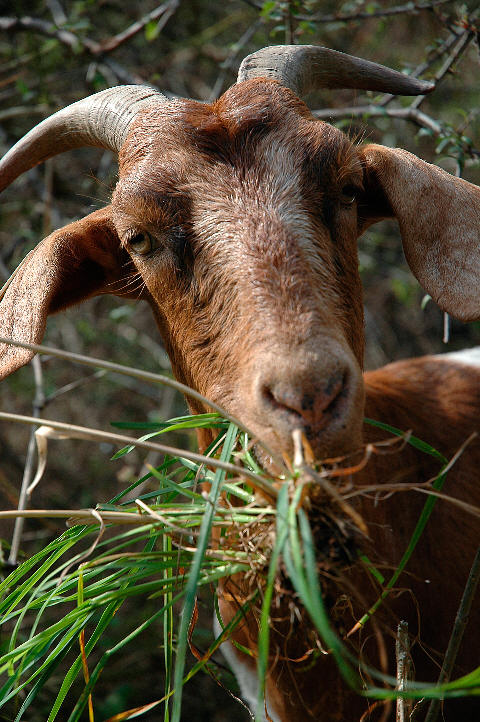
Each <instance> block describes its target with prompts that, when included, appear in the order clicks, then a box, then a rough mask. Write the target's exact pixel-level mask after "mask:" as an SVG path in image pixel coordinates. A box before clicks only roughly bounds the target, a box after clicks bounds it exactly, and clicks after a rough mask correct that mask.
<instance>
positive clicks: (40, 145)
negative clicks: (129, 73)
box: [0, 85, 168, 191]
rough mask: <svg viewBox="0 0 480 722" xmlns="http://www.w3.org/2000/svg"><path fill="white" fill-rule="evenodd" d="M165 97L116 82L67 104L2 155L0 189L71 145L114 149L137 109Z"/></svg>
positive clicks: (124, 136)
mask: <svg viewBox="0 0 480 722" xmlns="http://www.w3.org/2000/svg"><path fill="white" fill-rule="evenodd" d="M167 100H168V99H167V98H166V97H165V96H164V95H162V93H160V92H159V91H158V90H155V89H154V88H150V87H148V86H144V85H120V86H117V87H114V88H107V90H102V91H101V92H100V93H95V95H90V96H89V97H88V98H85V99H84V100H79V101H78V102H77V103H72V105H68V106H67V107H66V108H63V109H62V110H59V111H58V112H57V113H54V114H53V115H51V116H50V117H49V118H46V119H45V120H43V121H42V122H41V123H39V124H38V125H36V126H35V128H32V130H31V131H30V132H29V133H27V135H25V136H24V137H23V138H21V139H20V140H19V141H18V143H16V144H15V145H14V146H13V148H11V149H10V150H9V151H8V153H7V154H6V155H5V156H4V157H3V158H2V160H1V161H0V191H2V190H3V189H4V188H6V187H7V186H8V185H10V183H12V181H14V180H15V178H17V177H18V176H19V175H21V174H22V173H24V172H25V171H27V170H29V169H30V168H33V167H34V166H35V165H38V163H42V162H43V161H45V160H47V159H48V158H51V157H52V156H54V155H57V154H59V153H63V152H64V151H66V150H72V148H81V147H83V146H87V145H89V146H95V147H97V148H107V149H108V150H113V151H115V152H118V151H119V150H120V148H121V147H122V145H123V143H124V141H125V139H126V137H127V135H128V131H129V129H130V126H131V123H132V121H133V120H134V119H135V117H136V116H137V114H138V112H139V111H140V110H143V108H145V107H148V106H151V105H152V103H153V104H155V103H158V102H161V103H165V102H167Z"/></svg>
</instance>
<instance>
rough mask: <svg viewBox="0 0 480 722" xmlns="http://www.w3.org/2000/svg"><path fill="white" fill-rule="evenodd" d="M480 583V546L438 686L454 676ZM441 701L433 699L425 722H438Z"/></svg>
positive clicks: (454, 626) (466, 586)
mask: <svg viewBox="0 0 480 722" xmlns="http://www.w3.org/2000/svg"><path fill="white" fill-rule="evenodd" d="M479 581H480V546H479V547H478V549H477V553H476V554H475V558H474V560H473V564H472V568H471V569H470V574H469V575H468V579H467V583H466V585H465V589H464V592H463V595H462V599H461V602H460V606H459V607H458V611H457V616H456V617H455V623H454V625H453V630H452V634H451V635H450V640H449V642H448V647H447V651H446V653H445V658H444V660H443V665H442V669H441V671H440V675H439V677H438V684H439V685H440V684H443V683H444V682H448V681H449V679H450V676H451V674H452V670H453V667H454V664H455V660H456V658H457V655H458V650H459V649H460V644H461V642H462V639H463V635H464V633H465V628H466V626H467V622H468V617H469V614H470V610H471V608H472V604H473V600H474V598H475V592H476V590H477V586H478V582H479ZM441 703H442V700H441V699H432V701H431V703H430V707H429V708H428V712H427V716H426V717H425V722H436V720H437V719H438V714H439V712H440V705H441Z"/></svg>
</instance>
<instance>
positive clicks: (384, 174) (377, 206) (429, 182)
mask: <svg viewBox="0 0 480 722" xmlns="http://www.w3.org/2000/svg"><path fill="white" fill-rule="evenodd" d="M361 155H362V156H363V162H364V168H365V180H364V182H365V193H364V195H362V197H361V199H360V202H359V218H360V226H361V230H363V229H364V228H366V227H367V226H368V225H370V224H371V223H374V222H375V221H377V220H380V219H381V218H388V217H396V219H397V221H398V223H399V226H400V232H401V234H402V240H403V249H404V251H405V256H406V259H407V261H408V264H409V266H410V268H411V270H412V272H413V273H414V274H415V276H416V277H417V279H418V281H419V282H420V284H421V285H422V287H423V288H424V289H425V290H426V291H427V293H429V294H430V296H431V297H432V298H433V300H434V301H435V302H436V303H437V304H438V305H439V306H440V308H441V309H442V310H444V311H447V312H448V313H451V314H452V316H455V317H456V318H458V319H460V320H462V321H473V320H475V319H478V318H480V188H478V187H477V186H475V185H472V184H471V183H467V181H464V180H462V179H461V178H456V177H455V176H452V175H450V174H449V173H447V172H446V171H444V170H442V169H441V168H438V167H437V166H434V165H430V164H429V163H425V161H422V160H420V159H419V158H417V157H416V156H415V155H412V154H411V153H408V152H407V151H405V150H400V149H391V148H385V147H384V146H381V145H371V146H366V147H365V148H364V149H363V150H362V151H361Z"/></svg>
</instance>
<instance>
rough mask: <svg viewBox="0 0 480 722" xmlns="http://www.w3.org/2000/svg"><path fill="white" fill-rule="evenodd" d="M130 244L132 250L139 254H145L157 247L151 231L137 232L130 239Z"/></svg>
mask: <svg viewBox="0 0 480 722" xmlns="http://www.w3.org/2000/svg"><path fill="white" fill-rule="evenodd" d="M128 245H129V247H130V250H132V251H133V253H137V254H138V255H139V256H145V255H146V254H147V253H150V252H151V251H153V250H154V248H155V242H154V239H153V238H152V236H151V235H150V234H149V233H136V234H135V235H134V236H132V237H131V238H130V239H129V241H128Z"/></svg>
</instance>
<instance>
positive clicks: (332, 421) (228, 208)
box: [0, 46, 480, 722]
mask: <svg viewBox="0 0 480 722" xmlns="http://www.w3.org/2000/svg"><path fill="white" fill-rule="evenodd" d="M320 87H329V88H336V87H348V88H363V89H370V90H376V91H384V92H391V93H396V94H419V93H426V92H429V91H430V90H432V88H433V86H432V85H431V84H429V83H426V82H423V81H419V80H415V79H412V78H409V77H407V76H404V75H402V74H400V73H397V72H395V71H393V70H390V69H387V68H385V67H383V66H380V65H377V64H375V63H370V62H367V61H364V60H361V59H359V58H354V57H352V56H347V55H344V54H342V53H337V52H335V51H331V50H328V49H325V48H320V47H314V46H292V47H288V46H287V47H272V48H265V49H263V50H261V51H259V52H257V53H254V54H253V55H251V56H249V57H248V58H246V59H245V60H244V61H243V63H242V66H241V68H240V72H239V78H238V82H237V84H236V85H234V86H232V87H231V88H230V89H229V90H227V92H225V93H224V95H222V97H221V98H220V99H219V100H217V101H216V102H214V103H212V104H202V103H199V102H195V101H193V100H188V99H185V100H183V99H180V100H179V99H176V100H168V99H167V98H165V97H164V96H163V95H162V94H161V93H159V92H157V91H155V90H153V89H152V88H149V87H140V86H124V87H119V88H111V89H108V90H105V91H102V92H100V93H97V94H96V95H93V96H91V97H89V98H87V99H85V100H81V101H79V102H77V103H74V104H73V105H71V106H69V107H67V108H65V109H63V110H60V111H59V112H57V113H56V114H54V115H53V116H51V117H50V118H48V119H46V120H44V121H43V122H41V123H40V124H39V125H38V126H37V127H35V128H34V129H33V130H32V131H30V133H28V134H27V135H26V136H25V137H24V138H23V139H21V140H20V141H19V142H18V143H17V144H16V145H15V146H14V147H13V148H12V149H11V150H10V151H9V152H8V153H7V155H6V156H5V157H4V159H3V161H2V162H1V163H0V190H2V189H3V188H5V187H6V186H7V185H9V184H10V183H11V182H12V181H13V180H14V179H15V178H16V177H17V176H19V175H20V174H21V173H23V172H24V171H26V170H28V169H29V168H31V167H33V166H35V165H36V164H38V163H40V162H42V161H44V160H46V159H47V158H49V157H51V156H53V155H55V154H57V153H61V152H64V151H66V150H69V149H71V148H76V147H81V146H87V145H91V146H98V147H101V148H109V149H111V150H113V151H115V152H117V153H118V157H119V180H118V183H117V185H116V188H115V190H114V192H113V195H112V199H111V203H110V204H109V205H108V206H107V207H106V208H103V209H101V210H97V211H95V212H93V213H91V214H90V215H88V216H87V217H85V218H83V219H81V220H78V221H76V222H74V223H70V224H69V225H67V226H66V227H64V228H62V229H60V230H58V231H56V232H54V233H52V234H51V235H50V236H48V237H47V238H45V239H44V240H43V241H41V243H39V245H38V246H37V247H36V248H35V249H34V250H33V251H32V252H31V253H30V254H29V256H27V258H26V259H24V261H23V262H22V264H21V265H20V266H19V268H18V269H17V271H16V272H15V274H14V275H13V276H12V278H11V280H10V282H9V284H8V285H7V287H6V288H5V289H4V291H3V299H2V301H1V304H0V319H1V320H0V330H1V335H2V336H4V337H11V338H12V339H14V340H19V341H26V342H33V343H38V342H40V341H41V339H42V336H43V333H44V330H45V325H46V319H47V315H48V314H50V313H55V312H57V311H61V310H63V309H66V308H67V307H68V306H70V305H72V304H75V303H77V302H80V301H82V300H84V299H86V298H88V297H91V296H95V295H98V294H104V293H113V294H116V295H119V296H123V297H134V298H141V299H143V300H146V301H147V302H148V303H149V304H150V306H151V308H152V310H153V313H154V316H155V320H156V322H157V325H158V327H159V330H160V333H161V335H162V337H163V340H164V343H165V346H166V348H167V351H168V353H169V356H170V358H171V362H172V367H173V370H174V373H175V375H176V377H177V378H178V379H179V380H180V381H182V382H183V383H186V384H188V385H189V386H192V387H194V388H196V389H197V390H198V391H200V392H201V393H202V394H204V395H205V396H206V397H208V398H211V399H212V400H213V401H216V402H217V403H219V404H221V405H222V406H223V407H224V408H226V409H227V410H228V411H229V412H231V413H232V414H234V415H235V416H237V417H239V418H241V419H242V421H243V422H244V423H245V424H247V425H248V426H249V427H250V428H251V429H252V430H253V431H254V432H255V434H257V435H258V437H259V438H261V439H263V440H265V441H266V442H267V443H268V446H269V447H270V448H271V449H273V450H274V451H275V452H277V453H281V452H287V453H291V451H292V430H293V429H296V428H300V429H302V430H303V432H304V434H305V436H306V437H307V439H308V441H309V443H310V446H311V448H312V449H313V452H314V454H315V457H316V458H317V459H319V460H320V459H323V458H325V457H332V456H347V457H348V456H349V455H352V454H354V453H355V452H357V451H358V449H359V448H361V447H362V444H363V443H365V442H374V441H376V440H378V439H379V438H380V437H381V435H382V433H381V432H379V431H378V429H375V428H373V427H368V428H366V429H363V419H364V414H366V416H368V417H371V418H373V419H378V420H380V421H384V422H387V423H389V424H392V425H394V426H396V427H398V428H400V429H411V430H412V431H413V433H414V434H416V435H418V436H420V437H422V436H428V439H427V440H428V441H429V442H430V443H431V444H432V445H433V446H434V447H435V448H437V449H439V451H441V452H442V453H443V454H445V455H446V456H452V455H453V454H454V453H455V452H456V451H457V450H458V448H459V447H460V446H461V445H462V444H463V442H464V441H465V439H466V438H467V437H468V436H469V434H471V432H472V431H474V430H478V428H479V414H478V412H479V409H480V384H479V381H480V371H479V369H478V364H475V363H473V362H472V361H471V359H470V360H469V357H468V356H467V357H460V358H459V357H426V358H423V359H414V360H411V361H404V362H399V363H395V364H392V365H389V366H386V367H385V368H382V369H380V370H378V371H374V372H370V373H366V374H365V375H362V371H361V369H362V363H363V345H364V334H363V310H362V289H361V283H360V278H359V274H358V260H357V250H356V241H357V238H358V236H359V235H361V233H362V232H363V231H364V230H365V229H366V228H367V227H368V226H369V225H370V224H372V223H374V222H376V221H378V220H380V219H383V218H390V217H394V218H396V219H397V221H398V223H399V225H400V230H401V234H402V239H403V246H404V250H405V255H406V258H407V261H408V263H409V265H410V268H411V270H412V271H413V273H414V274H415V276H416V277H417V279H418V280H419V281H420V283H421V285H422V286H423V288H424V289H425V290H426V291H427V292H428V293H429V294H430V295H431V296H432V298H433V299H434V300H435V301H436V302H437V304H438V305H439V306H440V308H442V309H443V310H445V311H447V312H448V313H451V314H452V315H454V316H456V317H457V318H460V319H462V320H465V321H467V320H473V319H477V318H479V317H480V295H479V294H478V281H479V277H480V254H479V244H478V239H479V231H478V227H479V224H478V217H479V212H480V189H479V188H477V187H476V186H474V185H472V184H470V183H468V182H466V181H464V180H461V179H459V178H455V177H453V176H451V175H449V174H448V173H446V172H445V171H443V170H441V169H439V168H437V167H435V166H432V165H429V164H428V163H425V162H424V161H422V160H420V159H419V158H417V157H416V156H414V155H412V154H410V153H408V152H406V151H404V150H399V149H391V148H387V147H384V146H380V145H375V144H372V145H366V146H364V147H355V146H354V145H353V144H352V143H351V142H350V140H349V139H348V138H347V137H346V136H345V135H344V134H343V133H342V132H341V131H339V130H338V129H336V128H334V127H332V126H330V125H328V124H327V123H324V122H321V121H316V120H315V119H314V118H313V117H312V115H311V113H310V111H309V110H308V108H307V106H306V105H305V104H304V103H303V101H302V100H301V99H300V98H301V97H302V96H304V95H305V94H306V93H307V92H309V91H310V90H312V89H315V88H320ZM31 356H32V352H30V351H28V350H26V349H21V348H18V347H14V346H9V345H3V346H1V347H0V370H1V373H2V375H3V376H6V375H8V374H10V373H12V372H13V371H14V370H15V369H17V368H18V367H20V366H21V365H23V364H25V363H26V362H27V361H28V360H29V359H30V358H31ZM233 380H234V382H233ZM189 404H190V408H191V410H192V412H194V413H198V412H202V411H205V410H206V409H205V408H203V407H202V406H201V404H200V403H199V402H197V401H192V400H190V401H189ZM202 434H203V435H202V436H201V437H200V443H201V445H202V446H203V447H205V445H206V444H207V443H208V442H209V440H210V439H209V438H208V435H207V432H202ZM257 455H258V457H259V459H260V461H261V463H262V464H263V465H264V466H265V467H266V468H269V467H271V465H272V463H273V462H272V460H271V459H269V458H268V456H267V455H266V454H265V453H264V452H263V451H262V449H261V448H258V450H257ZM479 462H480V444H479V443H478V441H473V442H472V443H471V444H470V445H469V446H468V448H466V449H465V451H464V453H463V454H462V456H461V457H460V459H459V460H458V462H457V464H456V465H455V466H454V468H453V469H452V472H451V478H450V477H449V480H448V489H449V490H450V489H451V490H452V491H454V494H455V496H456V497H457V498H458V499H460V500H464V501H468V502H469V503H470V504H473V503H475V499H476V503H477V505H478V502H479V492H480V485H479V484H478V480H477V475H478V471H475V470H478V468H480V466H479ZM438 471H439V464H438V462H437V460H436V459H434V458H432V457H428V456H425V455H422V454H420V453H419V452H418V451H417V450H416V449H414V448H412V447H411V446H406V447H405V448H404V449H403V450H402V451H401V452H399V453H398V454H396V455H375V456H374V457H373V458H372V459H371V460H370V462H369V463H368V464H367V466H366V467H365V468H364V469H363V471H360V472H359V473H358V474H357V475H356V477H355V488H357V489H359V490H360V491H361V489H362V487H366V489H368V488H370V487H372V486H375V485H380V486H382V485H384V484H386V483H387V482H389V481H390V480H394V481H401V482H405V483H406V482H411V481H412V480H413V481H414V482H415V483H416V484H417V485H418V484H420V483H422V482H424V481H426V480H428V479H430V478H431V477H433V476H435V475H436V474H437V473H438ZM422 504H423V497H421V495H420V494H416V495H415V493H414V492H409V493H397V494H392V495H390V496H387V498H386V499H383V500H381V501H379V500H377V501H375V500H373V499H371V498H369V497H368V494H367V493H365V494H364V495H360V496H359V497H358V507H357V508H358V510H359V513H360V514H361V515H362V517H363V519H364V520H365V523H366V524H367V526H368V534H369V538H368V541H364V542H362V543H363V545H364V547H365V548H367V549H368V555H369V557H370V558H371V559H372V560H373V562H374V563H378V564H382V563H383V564H385V565H389V566H395V565H396V564H397V563H398V561H399V559H400V556H401V554H402V551H403V549H404V547H405V545H406V543H407V542H408V539H409V538H410V535H411V533H412V531H413V528H414V525H415V521H416V519H418V516H419V513H420V511H421V507H422ZM477 544H478V522H477V520H476V517H474V516H473V515H469V514H467V513H466V512H465V510H464V509H459V508H458V507H451V506H449V505H447V504H437V507H436V508H435V511H434V514H433V517H432V520H431V522H430V523H429V524H428V526H427V528H426V530H425V532H424V534H423V535H422V538H421V541H420V543H419V545H418V547H417V550H416V553H415V555H414V558H413V559H412V560H411V563H410V565H409V568H408V572H409V573H408V576H407V577H406V580H405V582H404V585H405V586H406V587H407V589H408V593H407V592H405V593H403V594H400V592H397V593H396V594H394V595H393V596H392V598H391V599H389V602H388V608H387V605H384V610H383V611H381V612H379V615H378V620H379V622H378V623H379V624H382V625H385V628H386V629H390V630H391V629H392V628H394V627H392V623H393V622H392V620H397V619H406V620H408V621H409V624H410V630H411V634H412V637H413V639H414V640H415V644H414V649H413V654H414V658H415V665H416V677H417V679H421V680H432V681H435V680H436V678H437V677H438V662H439V660H440V659H441V655H442V654H443V653H444V650H445V647H446V644H447V641H448V637H449V634H450V630H451V626H452V623H453V620H454V617H455V611H456V609H457V606H458V603H459V599H460V597H461V594H462V590H463V587H464V584H465V580H466V578H467V576H468V572H469V569H470V565H471V563H472V558H473V553H474V551H475V548H476V545H477ZM334 566H335V564H333V567H334ZM343 566H344V568H342V574H341V575H340V576H339V577H338V579H337V580H336V579H335V578H333V580H332V585H333V587H335V585H337V586H338V585H339V586H340V592H341V593H343V598H344V599H347V598H348V603H346V604H345V608H344V609H343V610H342V609H340V608H338V607H335V606H334V608H333V609H332V618H333V619H335V624H336V626H337V628H338V629H339V630H348V628H349V625H350V626H351V624H352V623H353V620H354V619H356V618H358V617H357V615H358V612H359V610H360V611H364V610H365V609H366V608H368V605H369V604H370V603H371V601H372V600H373V599H375V597H376V594H377V590H376V589H375V588H374V585H373V584H372V583H371V580H370V578H369V577H368V575H366V574H365V569H364V567H362V568H361V565H360V563H359V562H358V563H357V562H355V563H353V564H349V565H348V564H347V565H343ZM333 572H334V568H333V571H332V575H333ZM427 580H428V583H427ZM353 589H355V590H356V591H357V593H358V598H359V599H360V602H361V603H360V604H359V602H358V599H357V598H355V594H353V593H352V590H353ZM248 593H249V590H248V589H246V588H245V584H244V580H243V579H241V578H240V579H238V580H232V581H231V583H230V582H227V583H226V584H225V585H224V587H223V589H222V590H221V592H220V594H221V596H220V611H221V615H222V619H223V621H224V622H228V621H229V620H230V619H231V618H232V617H233V615H234V614H235V612H236V611H237V609H238V608H239V605H240V604H242V602H243V601H244V600H245V598H246V597H247V596H248ZM479 611H480V610H479V608H478V605H477V608H476V609H475V610H474V612H472V615H471V619H470V623H469V627H468V632H467V635H466V637H465V638H466V639H467V643H466V644H464V645H463V647H462V650H461V652H460V654H459V656H458V658H457V672H458V673H462V672H464V671H468V670H471V669H472V668H473V667H474V666H475V665H476V664H478V648H479V646H478V642H479V629H480V618H479ZM417 612H418V614H417ZM272 614H273V612H272ZM417 617H418V619H420V620H421V627H420V625H419V624H417V621H418V619H417ZM292 624H293V625H294V629H293V633H292V629H291V628H290V627H289V629H286V628H285V624H284V622H281V621H280V622H278V623H277V622H275V623H274V624H273V627H274V628H273V629H272V648H273V649H275V650H276V653H275V654H273V655H272V659H271V662H270V667H269V670H268V674H267V681H266V696H265V708H266V713H267V716H268V718H269V719H270V718H272V719H274V720H280V721H281V722H294V721H295V722H297V721H298V720H300V719H313V720H320V721H321V720H329V721H331V720H343V722H350V721H353V720H358V719H359V718H360V716H361V715H362V713H364V712H365V710H366V709H367V705H368V703H367V702H366V701H365V699H363V698H362V697H361V696H359V695H358V694H357V693H355V692H353V691H351V690H350V689H349V688H348V687H347V686H346V684H345V683H344V682H343V680H342V678H341V676H340V674H339V672H338V670H337V668H336V666H335V664H334V662H333V661H332V660H331V658H330V657H329V656H324V655H319V656H316V655H313V656H308V655H306V651H307V650H308V649H310V645H311V641H310V638H309V629H308V624H305V623H303V624H299V623H298V622H297V623H296V622H295V620H293V622H292ZM295 624H296V626H295ZM257 635H258V627H257V621H256V618H255V615H254V614H253V613H252V614H250V613H249V614H247V615H246V617H245V619H244V621H243V623H242V624H241V625H240V626H239V627H238V628H237V631H236V632H235V633H234V639H235V640H236V641H237V642H241V643H242V644H243V645H244V647H246V648H247V649H250V650H251V652H252V653H253V656H252V657H250V656H248V655H246V654H245V653H244V652H242V651H240V650H239V649H238V648H237V647H235V646H230V647H229V648H227V650H226V654H227V656H228V658H229V659H230V661H231V663H232V665H233V667H234V668H235V670H236V672H237V674H238V677H239V680H240V685H241V688H242V694H243V695H244V696H245V698H246V699H247V700H249V701H251V702H252V703H253V704H254V703H255V695H256V692H255V691H254V686H255V661H254V660H255V654H256V652H257ZM370 641H371V640H369V639H367V640H366V641H365V648H364V652H365V654H368V655H369V659H372V658H375V657H376V656H378V655H377V652H376V650H373V652H372V651H371V650H370V649H369V646H370ZM362 644H363V642H362ZM390 671H391V670H390ZM476 699H477V700H478V697H477V698H476ZM444 713H445V719H447V720H451V721H452V720H456V721H457V722H459V721H460V720H462V722H466V721H467V720H472V721H473V719H476V720H477V719H479V714H480V710H479V704H478V701H475V698H471V699H470V700H462V701H457V702H451V703H449V704H448V705H446V706H445V710H444ZM375 714H376V713H375V712H374V713H372V716H371V717H370V719H373V718H374V717H375ZM421 714H422V712H420V716H421ZM418 718H420V717H418Z"/></svg>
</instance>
